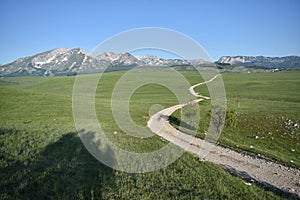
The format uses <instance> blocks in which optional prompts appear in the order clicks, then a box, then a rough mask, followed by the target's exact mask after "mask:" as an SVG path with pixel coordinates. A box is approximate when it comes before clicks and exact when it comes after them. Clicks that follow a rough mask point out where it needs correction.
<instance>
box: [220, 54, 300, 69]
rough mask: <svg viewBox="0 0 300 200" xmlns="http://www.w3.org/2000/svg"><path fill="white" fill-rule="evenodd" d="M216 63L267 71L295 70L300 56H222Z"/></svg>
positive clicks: (299, 65)
mask: <svg viewBox="0 0 300 200" xmlns="http://www.w3.org/2000/svg"><path fill="white" fill-rule="evenodd" d="M217 63H222V64H230V65H238V66H246V67H262V68H269V69H275V68H278V69H281V68H296V67H300V56H285V57H264V56H222V57H221V58H220V59H219V60H218V61H217Z"/></svg>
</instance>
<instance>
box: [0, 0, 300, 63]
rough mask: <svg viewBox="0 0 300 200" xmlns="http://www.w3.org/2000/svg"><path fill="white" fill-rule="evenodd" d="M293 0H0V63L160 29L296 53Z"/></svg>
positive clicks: (229, 48) (204, 40)
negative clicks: (145, 29)
mask: <svg viewBox="0 0 300 200" xmlns="http://www.w3.org/2000/svg"><path fill="white" fill-rule="evenodd" d="M299 10H300V0H184V1H183V0H130V1H125V0H119V1H116V0H111V1H107V0H105V1H102V0H81V1H76V0H59V1H58V0H36V1H34V0H26V1H24V0H19V1H18V0H1V1H0V64H6V63H9V62H12V61H14V60H15V59H17V58H20V57H25V56H30V55H33V54H36V53H39V52H43V51H47V50H50V49H54V48H60V47H62V48H76V47H80V48H83V49H85V50H87V51H91V50H92V49H94V48H95V47H96V46H97V45H98V44H99V43H101V42H103V41H104V40H106V39H107V38H109V37H111V36H113V35H115V34H118V33H120V32H123V31H126V30H129V29H134V28H142V27H161V28H167V29H172V30H175V31H178V32H181V33H183V34H185V35H187V36H189V37H191V38H192V39H194V40H195V41H196V42H198V43H199V44H200V45H201V46H202V47H203V48H204V49H205V50H206V52H207V53H208V54H209V55H210V57H211V58H212V59H213V60H217V59H218V58H219V57H221V56H224V55H231V56H234V55H249V56H257V55H263V56H287V55H300V37H299V36H300V12H299Z"/></svg>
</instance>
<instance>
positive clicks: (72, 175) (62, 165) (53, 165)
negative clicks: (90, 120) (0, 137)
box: [0, 132, 115, 199]
mask: <svg viewBox="0 0 300 200" xmlns="http://www.w3.org/2000/svg"><path fill="white" fill-rule="evenodd" d="M87 133H88V134H87V135H89V134H94V133H89V132H87ZM107 154H109V155H106V157H110V159H111V160H114V159H113V158H112V156H114V155H113V152H112V151H110V150H107ZM102 155H104V156H105V153H103V154H102ZM102 155H101V156H102ZM3 170H4V171H2V172H0V175H1V178H0V179H2V181H0V183H1V185H0V189H1V193H2V195H1V198H5V197H7V198H9V199H19V198H22V199H94V198H95V199H101V198H102V196H103V192H104V191H105V189H106V188H114V186H115V182H114V170H113V169H112V168H110V167H107V166H106V165H104V164H102V163H101V162H100V161H98V160H97V159H95V158H94V157H93V156H92V155H91V154H90V153H89V152H88V151H87V150H86V148H85V147H84V145H83V144H82V142H81V140H80V138H79V137H78V134H77V133H76V132H70V133H67V134H64V135H62V137H61V138H60V139H59V140H58V141H56V142H54V143H51V144H49V145H48V146H47V147H46V148H45V149H44V150H43V151H42V152H41V153H40V154H39V156H38V157H37V159H36V160H34V161H32V162H30V163H26V162H22V161H15V162H14V164H12V165H10V166H8V167H6V168H4V169H3Z"/></svg>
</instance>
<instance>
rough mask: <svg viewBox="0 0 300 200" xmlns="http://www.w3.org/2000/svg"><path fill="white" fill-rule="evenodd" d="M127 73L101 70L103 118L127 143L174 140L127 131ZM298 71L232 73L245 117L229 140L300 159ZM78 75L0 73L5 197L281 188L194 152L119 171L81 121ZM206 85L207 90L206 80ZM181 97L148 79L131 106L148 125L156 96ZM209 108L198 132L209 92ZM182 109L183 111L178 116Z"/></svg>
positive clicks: (159, 100)
mask: <svg viewBox="0 0 300 200" xmlns="http://www.w3.org/2000/svg"><path fill="white" fill-rule="evenodd" d="M123 73H124V72H113V73H106V74H104V75H103V76H102V79H101V81H100V83H99V87H98V89H97V95H96V110H97V115H98V119H99V121H100V124H101V126H102V128H103V130H104V131H105V133H106V134H107V136H108V138H110V139H111V141H113V142H114V143H115V144H116V145H118V146H120V147H121V148H124V149H126V150H129V151H134V152H149V151H153V150H156V149H158V148H160V147H162V146H164V145H165V144H166V142H165V141H163V140H161V139H160V138H159V137H157V136H154V137H151V138H147V139H138V138H134V137H131V136H128V135H126V134H125V133H123V132H122V131H121V130H119V129H118V126H117V125H116V124H115V122H114V120H113V117H112V114H111V109H110V97H111V93H112V90H113V88H114V84H115V83H116V81H117V80H118V79H119V78H120V77H121V76H122V74H123ZM182 74H183V75H184V76H185V77H186V78H187V79H188V80H189V81H190V83H191V84H195V83H198V82H201V81H202V79H201V77H200V76H199V75H197V74H195V73H193V72H185V71H183V72H182ZM299 77H300V73H299V72H293V73H292V72H290V73H261V74H260V73H257V74H224V75H223V80H224V82H225V87H226V92H227V97H228V107H229V108H230V109H232V110H235V111H236V112H237V115H238V117H237V118H238V125H237V127H226V128H225V129H224V132H223V134H222V136H221V138H220V143H221V144H222V145H227V146H230V147H232V148H236V149H239V150H240V151H247V152H252V153H254V154H258V153H259V154H261V155H265V156H268V157H270V158H274V159H277V160H279V161H281V162H285V163H287V164H289V165H294V166H297V167H299V166H300V158H299V151H300V149H299V142H300V139H299V138H300V136H299V128H297V126H295V123H298V124H299V114H300V99H299V98H300V96H299V93H300V91H299V85H300V79H299ZM166 78H168V76H166ZM73 83H74V77H48V78H42V77H19V78H4V79H1V80H0V95H1V98H0V106H1V107H0V177H1V178H0V191H1V192H0V193H1V196H0V199H37V198H38V199H41V198H46V199H50V198H55V199H74V198H75V199H101V198H102V199H120V198H121V199H153V198H157V199H167V198H172V199H191V198H199V199H276V198H280V197H279V196H277V195H276V194H274V193H272V192H270V191H265V190H263V189H261V188H260V187H258V186H256V185H251V186H248V185H246V184H245V183H244V181H243V180H241V179H240V178H238V177H234V176H232V175H230V174H228V173H227V172H225V171H224V170H222V169H221V168H220V167H217V166H215V165H213V164H209V163H205V162H199V161H198V159H197V158H196V157H194V156H193V155H190V154H188V153H185V154H184V155H183V156H182V157H181V158H179V159H178V160H177V161H176V162H175V163H173V164H171V165H170V166H168V167H166V168H163V169H161V170H158V171H155V172H150V173H145V174H129V173H125V172H120V171H116V170H113V169H111V168H109V167H107V166H105V165H103V164H101V163H100V162H98V161H97V160H96V159H95V158H93V157H92V156H91V155H90V154H89V153H88V152H87V150H86V149H85V148H84V146H83V144H82V143H81V141H80V139H79V137H78V135H77V133H76V131H75V130H76V129H75V127H74V121H73V118H72V89H73ZM197 90H199V92H200V91H201V93H204V94H205V93H206V94H208V92H207V89H206V88H205V87H202V88H198V89H197ZM150 94H155V95H150ZM237 101H240V106H239V107H238V106H237ZM177 103H178V102H177V100H176V98H175V96H174V94H172V93H171V92H170V91H169V90H168V89H166V88H164V87H162V86H159V85H156V84H148V85H145V86H143V87H141V88H139V89H138V90H137V91H136V92H135V93H134V95H133V96H132V98H131V104H130V108H131V109H130V111H131V113H130V114H131V116H132V118H133V119H134V121H135V122H136V123H137V124H140V125H146V122H147V117H149V108H150V107H151V105H153V104H161V105H162V106H164V107H168V106H172V105H175V104H177ZM200 108H201V113H200V114H201V117H202V120H201V122H200V125H199V133H198V136H199V137H202V136H203V132H204V131H205V130H206V128H207V124H208V120H209V119H208V116H207V111H208V110H209V102H203V103H201V104H200ZM178 114H179V113H175V114H174V116H175V117H177V118H179V116H178ZM289 120H290V121H292V123H291V122H290V121H289ZM289 122H290V124H289V125H287V124H288V123H289ZM115 131H117V134H113V133H114V132H115ZM270 133H271V134H270ZM256 136H258V138H257V137H256ZM256 138H257V139H256ZM272 138H273V139H272ZM250 145H252V146H253V147H254V148H250ZM292 150H294V151H292ZM291 160H292V161H293V162H291Z"/></svg>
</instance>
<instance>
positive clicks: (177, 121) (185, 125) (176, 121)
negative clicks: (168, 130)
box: [168, 115, 197, 131]
mask: <svg viewBox="0 0 300 200" xmlns="http://www.w3.org/2000/svg"><path fill="white" fill-rule="evenodd" d="M168 119H169V122H170V124H172V125H176V126H181V127H183V128H186V129H189V130H192V131H195V130H197V129H196V128H195V127H194V126H191V125H189V124H188V123H186V122H184V121H181V120H180V119H178V118H177V117H174V116H172V115H171V116H169V117H168Z"/></svg>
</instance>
